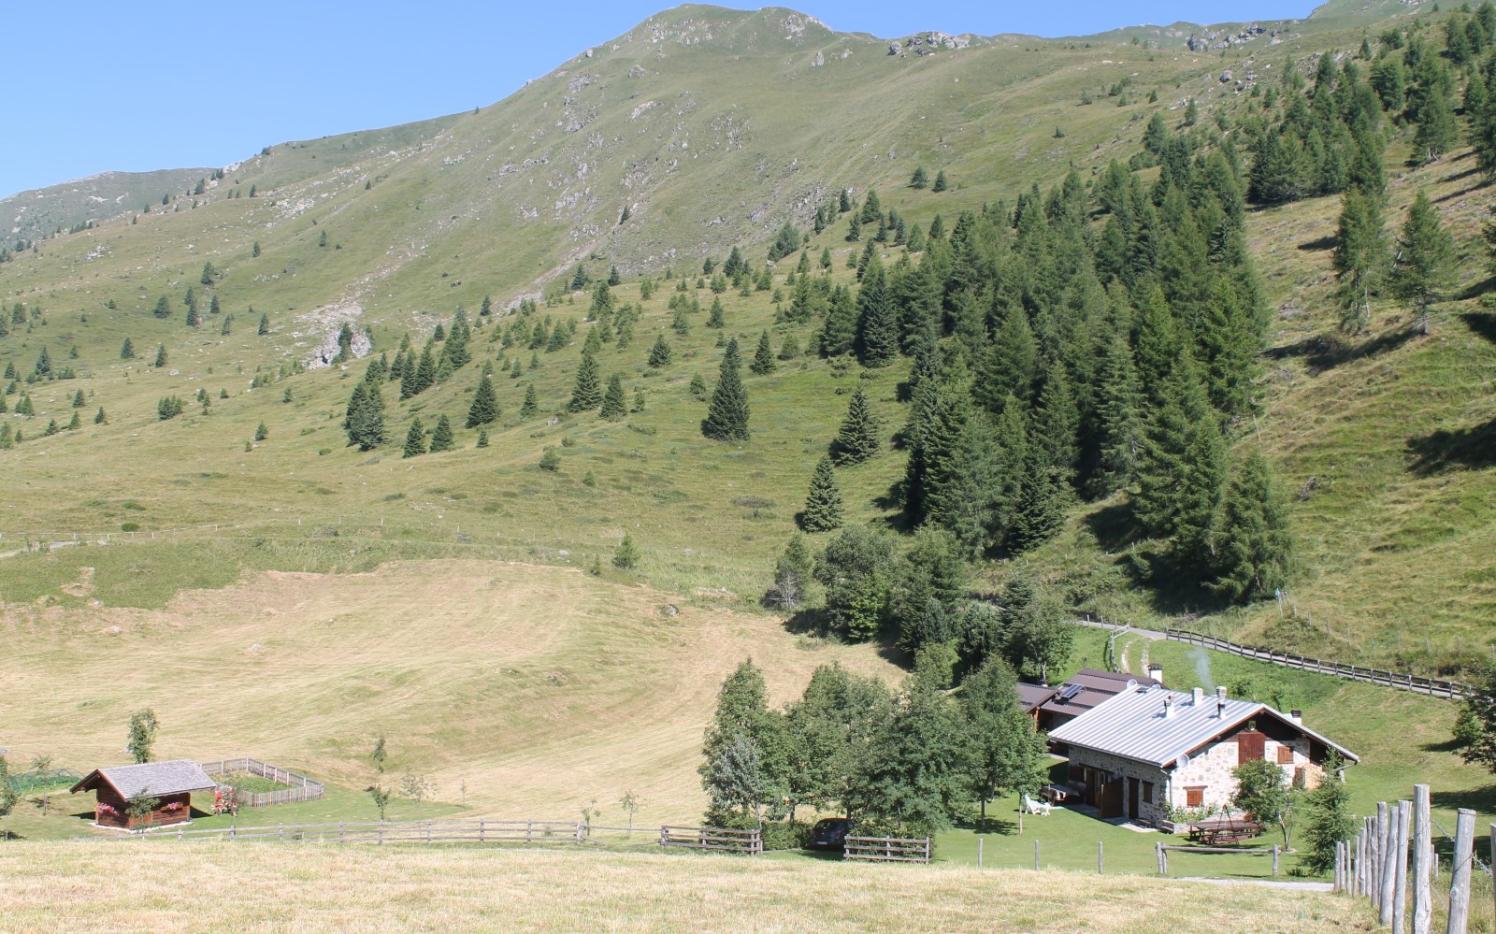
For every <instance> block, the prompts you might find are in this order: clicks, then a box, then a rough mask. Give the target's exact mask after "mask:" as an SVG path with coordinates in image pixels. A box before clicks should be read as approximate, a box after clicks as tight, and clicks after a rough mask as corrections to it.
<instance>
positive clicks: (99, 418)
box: [7, 405, 109, 427]
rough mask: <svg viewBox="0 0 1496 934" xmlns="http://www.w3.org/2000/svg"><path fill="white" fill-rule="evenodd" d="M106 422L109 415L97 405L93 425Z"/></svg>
mask: <svg viewBox="0 0 1496 934" xmlns="http://www.w3.org/2000/svg"><path fill="white" fill-rule="evenodd" d="M108 423H109V416H108V415H106V414H104V407H103V406H102V405H101V406H99V410H98V411H97V412H95V413H94V424H95V425H107V424H108ZM7 427H8V426H7Z"/></svg>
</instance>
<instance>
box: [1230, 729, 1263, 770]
mask: <svg viewBox="0 0 1496 934" xmlns="http://www.w3.org/2000/svg"><path fill="white" fill-rule="evenodd" d="M1266 750H1267V736H1266V735H1264V734H1262V733H1259V732H1257V731H1256V730H1242V731H1241V732H1240V733H1238V734H1236V761H1237V762H1239V763H1240V762H1255V761H1257V760H1258V759H1261V758H1263V757H1264V754H1265V753H1266Z"/></svg>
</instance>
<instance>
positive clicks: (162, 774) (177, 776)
mask: <svg viewBox="0 0 1496 934" xmlns="http://www.w3.org/2000/svg"><path fill="white" fill-rule="evenodd" d="M100 782H107V783H109V785H111V786H112V787H113V788H114V790H115V791H117V792H119V795H120V797H121V798H124V799H125V800H126V801H129V800H132V799H134V798H138V797H141V796H142V795H147V794H149V795H153V796H156V795H176V794H181V793H182V792H184V791H207V790H208V789H210V788H214V787H216V786H217V784H218V783H217V782H215V781H213V779H211V778H209V777H208V773H207V772H204V771H203V767H202V766H200V765H198V764H197V763H196V762H193V761H192V760H191V759H172V760H170V761H168V762H146V763H143V764H141V765H112V766H109V767H108V768H103V769H94V770H93V771H92V772H89V773H88V774H87V775H85V776H83V778H82V779H81V780H80V781H79V782H78V784H76V785H74V786H73V787H72V789H71V790H72V791H73V792H75V793H76V792H79V791H92V790H94V789H96V788H98V787H99V783H100Z"/></svg>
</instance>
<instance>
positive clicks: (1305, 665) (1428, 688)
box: [1164, 629, 1482, 700]
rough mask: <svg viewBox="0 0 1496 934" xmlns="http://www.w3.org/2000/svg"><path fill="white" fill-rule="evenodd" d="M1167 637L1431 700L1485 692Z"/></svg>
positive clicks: (1185, 634) (1175, 634) (1219, 642)
mask: <svg viewBox="0 0 1496 934" xmlns="http://www.w3.org/2000/svg"><path fill="white" fill-rule="evenodd" d="M1164 638H1166V639H1169V640H1170V641H1173V642H1183V643H1185V644H1186V645H1198V646H1200V647H1202V648H1207V649H1212V650H1214V651H1216V652H1225V653H1227V654H1230V655H1238V656H1240V657H1242V658H1250V659H1254V660H1256V661H1259V662H1267V663H1269V664H1272V665H1282V666H1284V667H1285V668H1297V669H1299V670H1301V671H1312V672H1315V673H1316V674H1322V675H1330V676H1332V677H1336V678H1345V679H1347V680H1350V681H1364V682H1366V683H1367V684H1379V685H1382V686H1383V687H1389V688H1397V689H1398V690H1402V691H1412V692H1413V693H1415V694H1427V695H1428V696H1430V697H1445V698H1449V699H1450V700H1464V699H1465V698H1467V697H1477V696H1479V695H1480V694H1481V693H1482V692H1481V691H1480V690H1478V689H1476V688H1474V687H1472V686H1470V685H1468V684H1463V683H1461V682H1459V681H1445V680H1443V679H1441V678H1424V677H1421V676H1419V675H1414V674H1398V673H1397V672H1394V671H1384V670H1382V669H1380V668H1368V667H1365V666H1362V665H1347V664H1344V663H1343V662H1327V661H1324V660H1323V659H1318V658H1309V657H1307V656H1304V655H1296V654H1294V653H1292V652H1274V651H1273V650H1272V649H1261V648H1255V647H1253V646H1250V645H1241V644H1239V643H1236V642H1228V641H1227V640H1225V639H1217V638H1215V637H1214V636H1206V635H1202V634H1200V633H1198V632H1191V631H1189V630H1188V629H1166V630H1164Z"/></svg>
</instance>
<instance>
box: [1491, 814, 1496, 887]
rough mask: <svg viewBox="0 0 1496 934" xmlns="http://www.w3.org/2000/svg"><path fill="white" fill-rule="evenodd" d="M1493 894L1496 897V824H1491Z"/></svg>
mask: <svg viewBox="0 0 1496 934" xmlns="http://www.w3.org/2000/svg"><path fill="white" fill-rule="evenodd" d="M1491 894H1492V897H1496V824H1492V825H1491Z"/></svg>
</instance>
